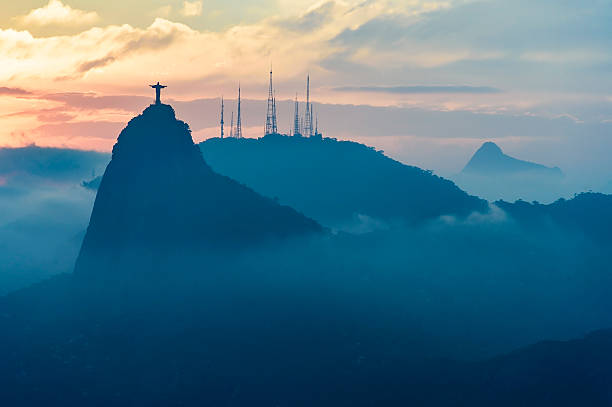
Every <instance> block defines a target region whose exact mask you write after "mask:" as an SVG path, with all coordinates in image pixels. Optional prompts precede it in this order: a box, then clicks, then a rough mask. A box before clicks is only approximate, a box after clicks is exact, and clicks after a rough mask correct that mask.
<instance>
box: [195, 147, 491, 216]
mask: <svg viewBox="0 0 612 407" xmlns="http://www.w3.org/2000/svg"><path fill="white" fill-rule="evenodd" d="M200 147H201V149H202V151H203V153H204V157H205V158H206V161H207V162H208V163H209V164H210V165H211V166H212V168H214V169H215V171H218V172H219V173H221V174H224V175H227V176H229V177H231V178H233V179H236V180H238V181H240V182H242V183H244V184H246V185H249V186H250V187H252V188H253V189H255V190H256V191H258V192H260V193H261V194H263V195H266V196H271V197H276V198H278V199H279V200H280V202H282V203H284V204H287V205H290V206H292V207H294V208H296V209H298V210H299V211H301V212H303V213H305V214H306V215H308V216H310V217H312V218H314V219H316V220H318V221H320V222H322V223H324V224H327V225H330V226H342V225H343V224H348V223H351V222H352V221H353V220H354V219H355V216H356V215H365V216H367V217H370V218H374V219H375V220H383V221H403V222H407V223H416V222H421V221H423V220H427V219H432V218H436V217H439V216H441V215H458V216H464V215H467V214H469V213H471V212H474V211H485V210H486V202H485V201H483V200H481V199H478V198H476V197H473V196H469V195H468V194H466V193H465V192H463V191H461V190H460V189H459V188H457V187H456V186H455V185H454V184H453V183H452V182H451V181H448V180H445V179H443V178H440V177H438V176H435V175H433V174H431V173H430V172H428V171H424V170H421V169H419V168H416V167H411V166H407V165H404V164H402V163H400V162H398V161H395V160H392V159H390V158H388V157H386V156H385V155H384V154H383V153H382V152H379V151H376V150H374V149H373V148H370V147H367V146H365V145H363V144H359V143H355V142H350V141H337V140H335V139H329V138H302V137H289V136H282V135H272V136H266V137H263V138H260V139H257V140H254V139H218V138H216V139H210V140H207V141H205V142H203V143H202V144H200Z"/></svg>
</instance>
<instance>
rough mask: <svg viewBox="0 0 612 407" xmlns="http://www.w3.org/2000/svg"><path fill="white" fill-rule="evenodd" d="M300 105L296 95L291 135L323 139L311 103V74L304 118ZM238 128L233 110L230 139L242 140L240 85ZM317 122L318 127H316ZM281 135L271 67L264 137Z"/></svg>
mask: <svg viewBox="0 0 612 407" xmlns="http://www.w3.org/2000/svg"><path fill="white" fill-rule="evenodd" d="M299 110H300V103H299V101H298V95H297V93H296V94H295V110H294V118H293V128H292V129H291V131H290V132H289V134H291V135H293V136H300V137H302V136H303V137H321V133H319V119H318V117H315V115H314V109H313V106H312V103H310V74H308V76H307V77H306V108H305V110H304V116H300V111H299ZM237 113H238V114H237V119H236V127H234V111H233V110H232V115H231V117H232V118H231V125H230V137H233V138H242V137H243V136H242V106H241V88H240V84H239V85H238V111H237ZM223 114H224V100H223V98H221V121H220V123H221V138H223V137H224V129H223V125H224V121H223ZM315 121H316V125H315ZM272 134H279V132H278V118H277V109H276V91H275V89H274V83H273V80H272V67H270V84H269V87H268V103H267V108H266V125H265V130H264V135H266V136H268V135H272Z"/></svg>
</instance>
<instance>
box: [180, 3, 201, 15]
mask: <svg viewBox="0 0 612 407" xmlns="http://www.w3.org/2000/svg"><path fill="white" fill-rule="evenodd" d="M181 14H183V15H184V16H186V17H195V16H199V15H201V14H202V1H201V0H200V1H185V2H183V9H182V10H181Z"/></svg>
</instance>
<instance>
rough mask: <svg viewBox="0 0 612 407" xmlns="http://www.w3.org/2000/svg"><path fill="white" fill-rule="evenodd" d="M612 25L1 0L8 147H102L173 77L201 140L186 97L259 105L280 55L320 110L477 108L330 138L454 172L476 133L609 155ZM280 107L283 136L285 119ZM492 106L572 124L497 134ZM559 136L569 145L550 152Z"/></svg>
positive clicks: (281, 5) (157, 2)
mask: <svg viewBox="0 0 612 407" xmlns="http://www.w3.org/2000/svg"><path fill="white" fill-rule="evenodd" d="M610 21H612V3H610V2H609V1H607V0H583V1H575V0H539V1H535V2H534V1H530V0H512V1H510V0H448V1H425V0H358V1H353V0H344V1H341V0H335V1H334V0H332V1H320V2H313V1H304V0H257V1H251V0H204V1H202V0H194V1H183V0H180V1H179V0H122V1H118V0H106V1H97V0H21V1H11V2H3V4H2V6H1V7H0V49H1V51H2V53H1V55H2V57H1V58H2V62H1V63H0V107H1V108H2V111H3V113H2V116H1V119H0V120H1V127H0V145H4V146H18V145H25V144H31V143H36V144H38V145H53V146H68V147H75V148H84V149H97V150H105V151H109V150H110V148H111V147H112V145H113V142H114V140H115V138H116V136H117V133H118V131H119V130H120V129H121V128H122V127H123V126H124V125H125V123H126V122H127V121H128V120H129V119H130V118H131V117H132V116H133V115H134V114H135V113H137V112H139V111H141V110H142V109H143V108H144V107H146V105H147V104H148V103H150V102H151V99H152V97H153V92H152V90H151V89H149V88H148V86H147V85H148V84H150V83H155V82H157V81H160V82H162V83H164V84H166V85H168V86H169V87H168V89H166V90H165V91H164V97H165V100H166V101H169V102H171V103H173V104H174V102H177V103H178V102H183V105H184V106H185V109H184V112H185V113H184V115H183V116H182V118H183V119H185V120H187V121H188V122H189V121H190V119H192V120H191V121H193V123H191V124H192V129H193V130H194V136H195V138H196V139H202V138H207V137H212V136H216V135H217V133H218V130H217V129H216V127H215V126H216V120H217V119H216V114H217V112H214V114H211V113H210V112H208V116H207V117H210V119H207V120H199V121H198V120H197V112H196V111H195V110H194V107H195V106H199V105H197V104H194V105H192V108H191V109H188V108H187V107H188V106H189V104H190V103H196V102H197V101H198V100H201V99H208V98H218V97H220V96H221V95H224V96H225V97H226V99H233V98H235V94H236V88H237V86H238V82H239V81H240V82H241V84H242V88H243V96H244V98H245V99H248V100H263V99H265V98H266V91H267V80H268V70H269V67H270V64H272V65H273V67H274V76H275V86H276V90H277V98H278V99H279V100H290V99H292V98H294V97H295V94H296V92H297V93H298V94H299V97H300V98H304V93H305V89H304V87H305V84H304V82H305V77H306V74H307V73H310V75H311V78H312V94H313V99H314V100H315V101H316V102H318V103H321V104H325V105H321V106H319V109H320V111H321V114H322V115H325V112H326V111H328V110H329V108H330V106H331V105H333V104H347V105H349V104H350V105H372V106H378V107H382V108H384V109H397V108H407V110H410V111H413V109H420V110H423V111H425V112H431V114H433V116H431V115H430V116H428V117H431V118H432V119H431V120H432V121H434V122H435V121H439V120H444V117H446V116H444V114H446V113H460V114H466V115H468V114H469V115H474V116H473V117H474V118H475V120H474V126H473V127H474V129H473V131H465V129H464V131H463V132H462V133H456V132H453V129H452V128H449V129H447V133H448V134H436V135H435V136H431V137H430V135H429V134H427V131H426V130H423V129H427V126H426V121H425V119H423V120H424V122H423V123H424V124H419V126H418V129H417V128H413V127H411V124H410V123H397V126H395V127H394V126H393V123H391V124H389V123H385V125H384V128H385V129H386V130H385V134H373V133H372V132H369V133H368V134H363V133H361V134H360V133H359V131H358V129H357V130H355V132H354V134H352V133H351V126H350V123H348V124H347V126H345V127H344V128H343V127H342V126H341V123H330V121H332V120H333V117H330V116H329V113H328V114H327V116H326V120H327V125H326V127H327V129H328V133H327V134H326V135H328V136H332V137H339V138H354V139H357V140H362V141H367V142H368V143H369V144H372V145H375V146H377V147H380V148H384V149H385V150H386V151H389V149H391V153H394V154H395V155H396V156H399V157H401V158H405V159H407V160H408V159H412V160H415V161H416V162H417V164H423V165H428V164H429V165H430V167H434V166H435V165H436V164H435V161H434V160H433V158H432V159H429V160H426V159H421V161H419V158H418V157H417V156H416V155H411V153H410V151H412V152H419V154H425V156H427V157H433V156H434V155H435V154H437V156H438V157H442V159H444V158H445V157H450V156H451V154H452V153H453V152H457V151H459V152H460V154H459V157H457V158H456V162H457V164H453V165H451V166H450V167H449V168H446V167H444V166H443V165H440V168H446V169H448V170H451V169H453V170H454V169H455V167H457V166H458V163H459V162H462V161H463V160H464V159H465V158H466V155H468V152H470V151H473V148H474V147H475V146H477V145H478V144H479V143H481V142H482V141H483V140H482V139H497V138H501V137H505V140H506V146H505V147H507V148H509V149H510V150H511V151H512V150H514V151H516V152H522V153H524V154H525V155H527V157H526V158H533V159H539V160H540V161H545V163H546V164H551V165H552V164H554V165H566V166H567V165H569V166H570V167H571V166H572V165H574V166H578V164H577V163H580V162H581V160H583V157H573V158H572V157H570V156H571V152H572V151H575V147H574V146H575V145H584V144H585V143H586V144H588V145H590V146H591V147H590V149H591V150H592V151H595V152H601V150H602V148H604V151H605V149H606V148H607V149H608V150H607V151H610V150H609V147H610V145H611V144H610V141H609V139H610V137H612V136H611V132H610V128H611V127H610V126H611V125H612V81H611V80H610V77H611V73H612V52H611V51H612V24H610ZM253 106H256V107H253V109H256V111H252V112H250V113H248V112H247V113H245V114H247V120H246V125H247V131H246V133H247V134H248V135H249V136H259V135H261V134H260V133H261V131H262V129H263V123H264V121H265V117H261V118H260V116H261V115H263V111H264V108H263V105H261V106H262V107H259V106H260V105H258V104H253ZM287 106H288V108H287V109H285V111H284V112H281V115H283V118H282V120H281V130H282V131H287V130H288V128H289V120H290V119H289V117H290V115H291V113H292V112H291V111H287V110H290V107H289V106H290V104H289V103H288V102H287ZM259 109H261V112H260V110H259ZM326 109H327V110H326ZM177 111H178V112H179V113H181V110H180V109H177ZM355 112H356V113H355V114H359V112H358V109H357V110H356V111H355ZM434 113H435V114H434ZM248 115H250V117H249V116H248ZM490 115H495V116H503V117H504V118H506V119H508V120H512V119H514V118H516V119H517V120H522V119H523V118H524V117H530V118H532V117H535V118H538V119H541V120H543V122H542V123H548V124H551V123H552V124H551V126H552V127H550V128H551V129H553V128H558V127H559V126H558V123H560V122H557V121H559V120H562V123H568V126H569V127H570V128H571V129H572V130H571V131H570V132H569V133H568V134H555V135H553V136H555V137H556V138H554V137H553V138H551V135H550V134H541V136H542V137H543V138H546V137H548V138H546V139H545V140H546V141H542V140H539V139H537V135H534V134H529V135H528V136H525V132H524V131H523V130H521V129H522V128H523V127H521V126H523V125H520V126H518V125H517V127H516V130H513V132H510V131H509V130H507V129H499V130H500V131H499V134H490V133H487V131H485V130H483V128H482V126H480V124H479V123H481V122H482V120H485V119H483V117H484V116H490ZM179 116H180V115H179ZM346 117H350V115H349V116H346ZM470 117H472V116H470ZM466 120H467V119H466ZM486 120H488V119H486ZM350 121H351V120H350V118H349V119H347V122H350ZM544 121H546V122H544ZM285 122H286V123H285ZM542 126H543V127H541V129H542V132H547V131H548V130H546V129H548V127H546V126H547V125H544V124H542ZM576 126H578V127H576ZM580 126H584V127H580ZM373 128H374V130H375V129H376V126H373ZM509 128H513V127H512V126H510V127H509ZM538 129H540V127H539V128H538ZM439 133H443V131H441V130H440V131H439ZM590 133H593V134H594V135H593V136H592V137H590V136H589V134H590ZM576 135H580V137H587V138H589V137H590V139H589V140H587V141H582V140H576V137H578V136H576ZM385 136H387V138H385V139H384V140H383V138H384V137H385ZM377 137H379V138H378V139H377ZM571 137H574V139H569V138H571ZM543 140H544V139H543ZM566 141H567V146H566V147H565V148H563V147H560V146H559V145H560V144H559V143H564V142H566ZM589 143H591V144H589ZM502 144H503V143H502ZM551 146H556V148H559V149H560V150H559V151H563V153H558V154H557V155H553V156H549V157H547V156H545V155H544V156H543V155H542V154H543V153H542V152H544V151H547V150H548V151H550V149H551ZM591 150H589V151H591ZM428 154H429V155H428ZM530 154H531V155H530ZM605 157H607V155H606V156H604V155H603V154H602V156H601V158H597V159H601V160H602V163H601V165H602V167H601V168H608V167H605V161H606V158H605ZM547 160H549V161H550V162H546V161H547ZM563 160H566V162H564V161H563ZM451 161H452V160H451ZM553 161H555V162H553ZM559 161H560V162H559ZM572 163H573V164H572ZM598 168H599V167H598Z"/></svg>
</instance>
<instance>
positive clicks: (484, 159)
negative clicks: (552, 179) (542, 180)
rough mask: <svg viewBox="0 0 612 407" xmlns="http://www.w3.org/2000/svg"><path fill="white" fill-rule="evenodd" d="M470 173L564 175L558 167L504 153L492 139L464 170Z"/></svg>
mask: <svg viewBox="0 0 612 407" xmlns="http://www.w3.org/2000/svg"><path fill="white" fill-rule="evenodd" d="M462 172H463V173H468V174H480V175H495V174H514V173H524V172H529V173H532V174H539V175H547V176H557V177H558V176H562V175H563V173H562V172H561V170H560V169H559V168H558V167H553V168H551V167H546V166H544V165H541V164H536V163H533V162H529V161H523V160H519V159H517V158H514V157H510V156H509V155H506V154H504V152H503V151H502V149H501V148H500V147H499V146H498V145H497V144H495V143H494V142H492V141H487V142H485V143H483V144H482V146H480V148H479V149H478V150H477V151H476V153H474V155H473V156H472V158H471V159H470V161H469V162H468V163H467V165H466V166H465V168H464V169H463V171H462Z"/></svg>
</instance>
